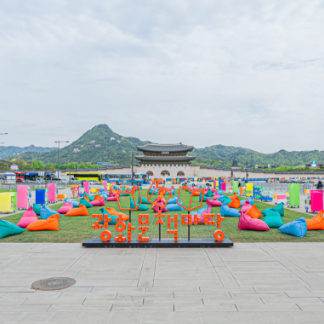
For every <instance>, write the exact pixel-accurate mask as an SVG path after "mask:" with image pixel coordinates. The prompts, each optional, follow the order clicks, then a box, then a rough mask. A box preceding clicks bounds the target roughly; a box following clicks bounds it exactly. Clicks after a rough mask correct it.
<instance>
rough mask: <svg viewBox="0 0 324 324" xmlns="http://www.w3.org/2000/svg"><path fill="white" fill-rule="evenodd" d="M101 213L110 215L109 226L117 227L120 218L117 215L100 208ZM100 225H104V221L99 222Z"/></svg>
mask: <svg viewBox="0 0 324 324" xmlns="http://www.w3.org/2000/svg"><path fill="white" fill-rule="evenodd" d="M99 211H100V212H101V214H102V215H109V216H108V217H110V218H111V221H109V222H108V224H109V225H116V224H117V223H118V217H119V216H117V215H110V214H109V213H108V212H107V211H106V210H105V208H100V209H99ZM99 224H100V225H104V221H103V220H102V222H99Z"/></svg>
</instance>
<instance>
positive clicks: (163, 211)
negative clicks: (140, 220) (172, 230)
mask: <svg viewBox="0 0 324 324" xmlns="http://www.w3.org/2000/svg"><path fill="white" fill-rule="evenodd" d="M159 209H161V206H157V205H154V207H153V210H154V211H155V212H156V213H158V212H159ZM167 211H168V210H167V209H166V208H165V207H162V209H161V212H162V213H165V212H167Z"/></svg>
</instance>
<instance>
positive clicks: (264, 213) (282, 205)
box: [261, 202, 285, 216]
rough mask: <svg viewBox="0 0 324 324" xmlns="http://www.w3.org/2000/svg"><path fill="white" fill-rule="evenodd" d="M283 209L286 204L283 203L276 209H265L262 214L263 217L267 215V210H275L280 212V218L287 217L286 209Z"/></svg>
mask: <svg viewBox="0 0 324 324" xmlns="http://www.w3.org/2000/svg"><path fill="white" fill-rule="evenodd" d="M283 207H284V203H283V202H281V203H280V204H279V205H277V206H276V207H271V208H268V209H265V210H263V211H262V212H261V213H262V215H266V213H267V210H269V209H275V210H276V211H277V212H279V214H280V216H285V211H284V208H283Z"/></svg>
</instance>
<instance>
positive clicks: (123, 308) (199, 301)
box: [0, 243, 324, 324]
mask: <svg viewBox="0 0 324 324" xmlns="http://www.w3.org/2000/svg"><path fill="white" fill-rule="evenodd" d="M50 277H69V278H74V279H75V280H76V284H75V285H74V286H73V287H70V288H67V289H64V290H58V291H35V290H31V289H30V286H31V284H32V283H33V282H34V281H36V280H40V279H45V278H50ZM323 322H324V243H236V244H235V245H234V247H233V248H227V249H213V248H206V249H203V248H197V249H189V248H188V249H162V248H161V249H153V248H151V249H150V248H147V249H120V248H115V249H96V248H94V249H86V248H82V247H81V244H52V243H24V244H23V243H2V244H0V323H1V324H2V323H8V324H9V323H60V324H63V323H97V324H99V323H121V324H126V323H226V324H229V323H249V324H253V323H257V324H260V323H308V324H309V323H323Z"/></svg>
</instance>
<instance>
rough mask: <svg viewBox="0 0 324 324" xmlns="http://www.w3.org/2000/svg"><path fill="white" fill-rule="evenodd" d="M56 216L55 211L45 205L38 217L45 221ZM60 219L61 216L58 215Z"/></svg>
mask: <svg viewBox="0 0 324 324" xmlns="http://www.w3.org/2000/svg"><path fill="white" fill-rule="evenodd" d="M55 214H58V212H57V211H56V210H52V209H51V208H49V207H47V206H46V205H43V207H42V208H41V211H40V217H41V219H47V218H48V217H50V216H52V215H55ZM59 215H60V214H59ZM60 217H61V215H60Z"/></svg>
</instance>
